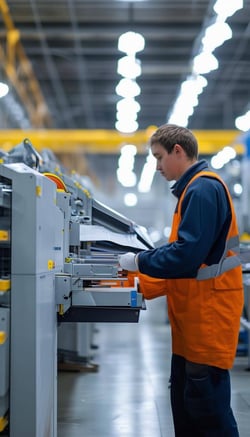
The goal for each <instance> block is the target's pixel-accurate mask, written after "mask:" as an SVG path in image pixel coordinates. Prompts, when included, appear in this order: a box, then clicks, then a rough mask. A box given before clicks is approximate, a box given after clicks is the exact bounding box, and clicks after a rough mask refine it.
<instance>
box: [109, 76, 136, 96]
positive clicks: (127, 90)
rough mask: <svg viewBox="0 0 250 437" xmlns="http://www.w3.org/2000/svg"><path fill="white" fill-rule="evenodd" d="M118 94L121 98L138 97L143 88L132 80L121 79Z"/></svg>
mask: <svg viewBox="0 0 250 437" xmlns="http://www.w3.org/2000/svg"><path fill="white" fill-rule="evenodd" d="M115 90H116V93H117V94H118V96H121V97H128V98H130V97H136V96H138V95H139V94H141V88H140V87H139V85H138V84H137V83H136V82H135V80H132V79H126V78H124V79H121V80H120V82H119V83H118V85H117V87H116V89H115Z"/></svg>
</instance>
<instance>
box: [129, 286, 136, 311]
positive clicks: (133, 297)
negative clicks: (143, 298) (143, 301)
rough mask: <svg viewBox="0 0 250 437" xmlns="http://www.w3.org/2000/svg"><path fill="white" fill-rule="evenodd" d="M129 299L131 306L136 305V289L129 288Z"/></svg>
mask: <svg viewBox="0 0 250 437" xmlns="http://www.w3.org/2000/svg"><path fill="white" fill-rule="evenodd" d="M130 301H131V307H137V291H136V290H131V292H130Z"/></svg>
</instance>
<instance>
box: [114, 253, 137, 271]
mask: <svg viewBox="0 0 250 437" xmlns="http://www.w3.org/2000/svg"><path fill="white" fill-rule="evenodd" d="M118 260H119V264H120V266H121V268H122V269H123V270H129V271H130V272H136V270H138V265H137V262H136V261H137V260H136V254H135V253H133V252H127V253H124V255H119V256H118Z"/></svg>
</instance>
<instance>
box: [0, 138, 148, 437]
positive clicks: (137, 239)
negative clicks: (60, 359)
mask: <svg viewBox="0 0 250 437" xmlns="http://www.w3.org/2000/svg"><path fill="white" fill-rule="evenodd" d="M23 148H24V150H25V153H24V154H23V162H19V161H20V160H21V156H22V145H21V146H18V153H17V154H15V153H12V154H10V156H9V158H8V157H5V162H4V163H3V164H2V165H0V251H1V264H0V266H1V272H0V275H1V276H0V433H2V435H6V436H9V437H56V435H57V412H56V411H57V395H56V393H57V382H56V381H57V335H58V329H59V328H58V326H59V327H60V326H66V325H67V324H69V326H71V330H72V327H73V326H76V327H77V326H78V328H76V331H77V332H79V330H80V327H79V323H80V322H81V326H83V324H84V323H87V324H93V323H94V322H98V321H102V322H113V321H116V322H117V321H119V322H138V320H139V313H140V310H141V309H143V308H144V302H143V299H142V295H141V294H140V292H139V288H138V281H136V280H135V281H134V283H133V284H131V282H130V283H129V281H128V277H127V276H126V273H125V272H122V271H121V270H120V268H119V264H118V254H119V253H121V252H123V251H127V250H134V251H135V252H136V251H139V250H142V249H147V248H150V247H152V244H151V242H150V240H149V238H148V236H147V234H145V233H144V232H142V230H141V229H140V227H138V225H136V224H135V223H133V222H131V221H130V220H129V219H127V218H125V217H123V216H121V215H119V214H118V213H117V212H115V211H112V210H110V209H109V208H107V207H105V205H102V204H100V203H98V201H96V200H95V199H93V198H92V196H91V194H90V193H89V191H88V190H87V189H85V188H84V186H82V185H81V183H80V182H79V180H77V179H76V177H75V179H74V178H73V177H70V176H67V175H66V174H63V173H61V171H60V170H59V171H57V172H56V171H51V169H49V168H48V163H47V164H46V163H43V165H42V164H41V162H40V158H41V157H40V156H38V155H37V154H36V153H35V151H34V150H33V148H32V145H31V144H30V143H29V146H27V140H25V141H24V143H23ZM16 161H17V162H16ZM48 170H49V171H48ZM88 226H89V229H90V232H89V234H88V232H87V229H88ZM95 226H96V227H98V232H99V233H98V235H99V237H98V238H96V240H97V241H95V235H97V234H95V230H96V232H97V228H96V229H95ZM83 227H84V229H83ZM83 231H84V232H83ZM100 232H101V235H103V237H100ZM107 232H108V233H110V234H111V235H112V237H111V238H109V237H108V236H107ZM82 235H84V236H85V237H86V236H87V238H85V237H83V236H82ZM102 238H103V240H102ZM116 239H117V240H116ZM66 322H67V323H66ZM89 326H91V325H88V327H89ZM71 330H70V329H69V330H68V335H69V339H70V340H69V344H70V346H71V347H72V342H74V341H75V340H77V339H76V337H75V335H76V332H75V331H74V332H73V333H72V332H70V331H71ZM81 335H82V334H81ZM81 335H80V340H82V338H81ZM78 340H79V339H78ZM65 341H66V342H67V341H68V339H66V337H65ZM62 343H63V342H62Z"/></svg>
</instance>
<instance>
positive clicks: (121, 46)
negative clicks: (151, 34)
mask: <svg viewBox="0 0 250 437" xmlns="http://www.w3.org/2000/svg"><path fill="white" fill-rule="evenodd" d="M144 46H145V39H144V37H143V36H142V35H141V34H140V33H136V32H131V31H130V32H126V33H123V34H122V35H121V36H120V37H119V39H118V50H120V52H125V53H127V54H130V55H132V54H135V53H137V52H141V51H142V50H143V49H144Z"/></svg>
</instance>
